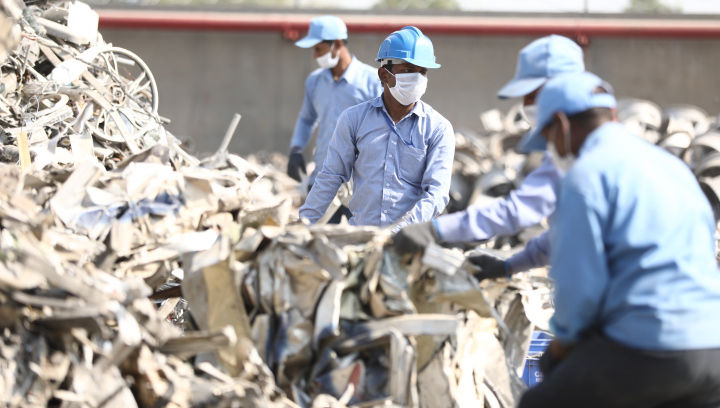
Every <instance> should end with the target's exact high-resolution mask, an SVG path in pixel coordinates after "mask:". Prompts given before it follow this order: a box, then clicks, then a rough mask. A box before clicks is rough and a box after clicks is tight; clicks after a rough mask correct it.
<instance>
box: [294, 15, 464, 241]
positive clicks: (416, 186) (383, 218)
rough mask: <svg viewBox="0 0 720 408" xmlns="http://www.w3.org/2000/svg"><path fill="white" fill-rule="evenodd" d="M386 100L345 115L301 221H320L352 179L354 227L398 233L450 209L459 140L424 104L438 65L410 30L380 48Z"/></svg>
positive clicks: (428, 43)
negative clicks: (431, 73) (430, 73)
mask: <svg viewBox="0 0 720 408" xmlns="http://www.w3.org/2000/svg"><path fill="white" fill-rule="evenodd" d="M377 61H378V62H380V63H381V67H380V68H379V69H378V70H377V71H376V75H378V76H379V77H380V81H381V82H382V84H383V86H384V91H383V94H382V96H380V97H377V98H374V99H371V100H369V101H367V102H364V103H361V104H359V105H356V106H353V107H351V108H349V109H347V110H345V111H344V112H343V113H342V114H341V115H340V119H338V123H337V127H336V128H335V133H334V135H333V138H332V141H331V142H330V147H329V148H328V153H327V157H326V159H325V164H324V165H323V167H322V170H321V171H320V173H318V175H317V177H316V178H315V184H314V185H313V187H312V190H311V191H310V194H309V195H308V197H307V199H306V201H305V205H303V207H302V208H300V216H301V217H303V218H306V219H308V220H310V221H311V222H313V223H314V222H316V221H317V220H318V219H319V218H320V217H322V216H323V214H324V213H325V211H326V209H327V207H328V205H329V204H330V202H331V200H332V199H333V197H334V196H335V193H336V192H337V190H338V188H339V187H340V185H341V184H342V183H344V182H347V181H348V180H350V178H351V177H352V179H353V194H352V198H351V199H350V204H349V206H350V211H351V212H352V218H350V223H351V224H354V225H378V226H388V225H392V224H395V228H399V227H400V226H402V225H407V224H409V223H414V222H423V221H429V220H430V219H432V218H433V217H435V216H437V215H438V214H439V213H440V212H441V211H442V210H443V209H444V208H445V206H446V205H447V203H448V200H449V191H450V176H451V171H452V161H453V155H454V153H455V135H454V132H453V129H452V126H451V125H450V122H448V121H447V119H445V118H444V117H443V116H442V115H440V114H439V113H438V112H436V111H435V110H434V109H433V108H432V107H430V105H428V104H426V103H424V102H423V101H421V100H420V98H421V97H422V96H423V94H424V93H425V90H426V88H427V81H428V80H427V71H428V69H434V68H440V64H438V63H436V62H435V54H434V50H433V45H432V42H431V41H430V39H429V38H428V37H426V36H425V35H424V34H423V33H422V32H421V31H420V30H419V29H418V28H416V27H405V28H403V29H402V30H399V31H396V32H394V33H392V34H391V35H390V36H388V37H387V38H386V39H385V40H384V41H383V43H382V44H381V45H380V50H379V51H378V56H377Z"/></svg>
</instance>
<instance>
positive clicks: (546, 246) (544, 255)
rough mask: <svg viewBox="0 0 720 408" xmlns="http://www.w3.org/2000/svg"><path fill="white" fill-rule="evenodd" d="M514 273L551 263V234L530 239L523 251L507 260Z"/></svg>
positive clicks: (547, 232)
mask: <svg viewBox="0 0 720 408" xmlns="http://www.w3.org/2000/svg"><path fill="white" fill-rule="evenodd" d="M507 262H508V266H509V267H510V269H511V270H512V272H513V273H518V272H523V271H527V270H530V269H532V268H540V267H542V266H545V265H547V264H549V263H550V234H549V231H543V233H542V234H540V235H538V236H537V237H535V238H533V239H531V240H530V241H528V243H527V244H526V245H525V248H523V249H522V251H520V252H517V253H516V254H514V255H513V256H511V257H510V258H508V260H507Z"/></svg>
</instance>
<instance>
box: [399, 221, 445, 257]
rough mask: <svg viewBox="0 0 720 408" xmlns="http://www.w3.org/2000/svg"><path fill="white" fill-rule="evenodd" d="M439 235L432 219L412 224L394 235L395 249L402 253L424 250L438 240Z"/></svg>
mask: <svg viewBox="0 0 720 408" xmlns="http://www.w3.org/2000/svg"><path fill="white" fill-rule="evenodd" d="M437 240H438V236H437V232H435V226H434V225H433V223H432V222H431V221H429V222H422V223H419V224H410V225H408V226H407V227H405V228H403V229H401V230H400V231H398V233H397V234H395V236H394V237H393V244H394V245H395V249H396V250H397V251H398V252H399V253H401V254H410V253H416V252H422V251H424V250H425V248H426V247H427V246H428V245H430V244H432V243H435V242H437Z"/></svg>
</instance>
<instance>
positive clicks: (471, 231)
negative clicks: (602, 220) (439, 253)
mask: <svg viewBox="0 0 720 408" xmlns="http://www.w3.org/2000/svg"><path fill="white" fill-rule="evenodd" d="M561 179H562V174H561V173H560V172H559V171H558V170H557V169H556V168H555V166H554V165H553V163H552V160H551V159H550V156H549V155H548V154H545V155H544V156H543V160H542V163H541V164H540V166H539V167H538V168H537V169H535V170H533V171H532V172H531V173H530V174H528V175H527V177H525V179H524V180H523V182H522V184H520V186H519V187H518V188H517V189H515V190H513V191H511V192H510V194H509V195H508V196H507V197H506V198H503V199H501V200H496V201H494V202H493V203H491V204H489V205H484V206H470V207H469V208H468V209H466V210H465V211H460V212H457V213H453V214H448V215H444V216H442V217H438V219H437V220H436V222H435V225H436V228H437V231H438V235H439V236H440V238H441V239H442V240H443V241H445V242H471V241H482V240H485V239H490V238H492V237H494V236H497V235H513V234H516V233H517V232H519V231H520V230H522V229H524V228H527V227H530V226H533V225H536V224H538V223H539V222H540V221H542V220H543V219H544V218H545V217H547V216H548V215H550V214H552V212H553V211H554V210H555V200H556V197H555V191H556V190H557V188H558V186H559V185H560V181H561ZM549 241H550V240H549V237H548V235H547V234H546V233H543V234H542V235H540V236H538V237H537V238H535V239H533V240H531V241H530V242H529V243H528V245H527V246H526V247H525V248H524V249H523V250H522V251H521V252H519V253H517V254H516V255H514V256H513V257H512V258H510V259H509V260H508V262H509V263H510V267H511V268H512V269H513V271H514V272H520V271H525V270H528V269H531V268H534V267H540V266H544V265H547V263H548V260H549V258H550V246H549Z"/></svg>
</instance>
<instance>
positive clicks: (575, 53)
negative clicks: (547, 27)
mask: <svg viewBox="0 0 720 408" xmlns="http://www.w3.org/2000/svg"><path fill="white" fill-rule="evenodd" d="M582 71H585V64H584V63H583V51H582V48H580V46H579V45H577V44H576V43H575V42H574V41H573V40H571V39H569V38H567V37H563V36H561V35H549V36H547V37H543V38H539V39H537V40H535V41H533V42H531V43H530V44H528V45H526V46H525V48H523V49H522V50H520V54H519V55H518V59H517V67H516V69H515V77H514V78H513V79H512V80H510V82H508V83H507V84H505V86H503V87H502V89H500V90H499V91H498V93H497V96H498V98H500V99H508V98H519V97H521V96H525V95H527V94H529V93H530V92H532V91H534V90H536V89H538V88H539V87H541V86H542V85H543V84H544V83H545V82H547V80H548V79H550V78H552V77H554V76H556V75H559V74H563V73H567V72H582Z"/></svg>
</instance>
